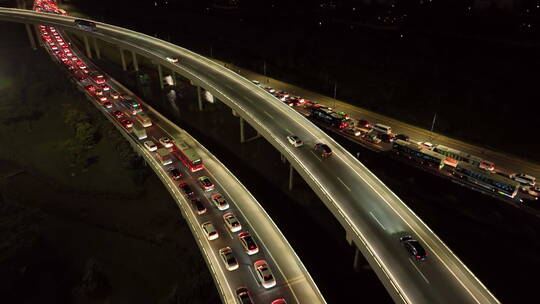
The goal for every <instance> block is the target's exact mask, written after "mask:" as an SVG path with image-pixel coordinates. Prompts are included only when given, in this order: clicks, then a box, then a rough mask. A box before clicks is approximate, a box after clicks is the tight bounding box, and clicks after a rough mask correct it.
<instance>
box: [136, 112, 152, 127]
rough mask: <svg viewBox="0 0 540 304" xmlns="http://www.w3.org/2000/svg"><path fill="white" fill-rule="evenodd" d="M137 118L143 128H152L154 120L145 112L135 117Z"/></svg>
mask: <svg viewBox="0 0 540 304" xmlns="http://www.w3.org/2000/svg"><path fill="white" fill-rule="evenodd" d="M135 118H137V120H138V121H139V122H140V123H141V125H142V126H143V127H145V128H146V127H150V126H151V125H152V120H151V119H150V117H148V115H147V114H146V113H144V112H139V113H137V115H135Z"/></svg>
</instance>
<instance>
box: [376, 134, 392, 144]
mask: <svg viewBox="0 0 540 304" xmlns="http://www.w3.org/2000/svg"><path fill="white" fill-rule="evenodd" d="M379 138H380V139H381V140H382V141H384V142H387V143H390V142H393V141H394V136H392V135H390V134H387V133H382V134H379Z"/></svg>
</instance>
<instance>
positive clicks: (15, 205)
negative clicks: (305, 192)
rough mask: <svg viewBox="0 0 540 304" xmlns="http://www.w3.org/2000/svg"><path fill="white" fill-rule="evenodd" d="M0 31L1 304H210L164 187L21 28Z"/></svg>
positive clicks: (201, 266) (203, 276) (201, 267)
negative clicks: (176, 296)
mask: <svg viewBox="0 0 540 304" xmlns="http://www.w3.org/2000/svg"><path fill="white" fill-rule="evenodd" d="M0 28H1V29H2V30H1V31H0V36H1V37H0V38H1V40H2V41H3V44H2V47H1V48H0V100H1V101H2V102H1V105H0V126H1V128H0V142H2V145H1V146H0V302H1V303H55V304H56V303H106V302H109V303H141V304H142V303H217V302H218V301H219V297H218V295H217V293H216V291H215V287H214V284H213V281H212V279H211V276H210V274H209V273H208V270H207V268H206V265H205V263H204V261H203V260H202V258H201V256H200V252H199V250H198V247H197V245H196V243H195V242H194V241H193V237H192V235H191V232H190V230H189V228H188V227H187V225H185V224H184V223H183V221H182V220H181V216H180V212H179V210H178V207H177V206H176V203H175V202H174V201H173V200H172V199H171V197H170V195H169V193H168V192H167V190H166V189H165V188H164V187H163V185H162V184H161V182H160V181H159V179H157V178H156V177H155V176H154V175H153V174H151V171H150V170H149V169H148V168H147V167H145V166H144V165H143V163H142V161H141V159H140V158H139V157H138V156H137V155H136V154H135V153H134V152H133V150H132V149H131V148H130V146H129V144H128V143H127V142H126V141H125V139H124V138H123V137H122V136H121V135H120V134H119V133H118V131H117V130H116V129H115V128H114V126H113V125H112V124H111V123H110V122H109V121H108V120H107V119H105V118H104V117H103V114H101V113H100V112H99V111H97V109H96V108H95V106H94V105H92V104H91V103H90V101H88V100H87V99H86V97H85V96H84V95H83V94H81V93H80V92H79V91H78V90H76V88H75V86H74V85H73V84H72V83H70V82H69V80H68V78H67V77H66V74H65V73H63V71H62V67H60V66H58V65H56V64H54V63H53V62H52V61H51V59H50V58H49V56H48V55H47V54H46V53H45V52H44V51H43V50H42V49H38V50H37V51H32V50H31V48H30V45H29V43H28V40H27V35H26V32H25V30H24V27H23V26H21V25H19V24H10V23H1V24H0ZM179 287H180V288H179ZM173 290H175V293H177V294H180V295H182V300H181V301H179V300H177V301H170V300H169V299H170V294H171V292H172V291H173ZM203 290H204V292H203ZM186 301H187V302H186Z"/></svg>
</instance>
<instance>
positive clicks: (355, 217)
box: [0, 8, 498, 304]
mask: <svg viewBox="0 0 540 304" xmlns="http://www.w3.org/2000/svg"><path fill="white" fill-rule="evenodd" d="M73 19H74V18H72V17H65V16H57V15H51V14H42V13H35V12H31V11H24V10H16V9H4V8H2V9H0V20H6V21H13V22H20V23H32V24H45V25H51V26H57V27H59V28H62V29H66V30H70V31H76V32H82V31H81V30H79V29H77V28H76V27H75V26H74V24H73ZM96 24H98V30H97V32H95V33H88V32H84V33H85V34H87V35H90V36H95V37H97V38H100V39H102V40H105V41H108V42H110V43H113V44H116V45H119V46H121V47H123V48H125V49H128V50H132V51H135V52H137V53H138V54H141V55H143V56H146V57H148V58H151V59H152V60H154V61H155V62H157V63H159V64H161V65H163V66H166V67H168V68H170V69H171V70H174V71H175V72H177V73H179V74H181V75H183V76H185V77H187V78H189V79H191V80H192V81H193V83H194V84H195V85H199V86H201V87H202V88H204V89H205V90H207V91H209V92H210V93H212V94H213V95H214V96H215V97H217V98H218V99H219V100H220V101H222V102H224V103H225V104H227V105H228V106H229V107H231V108H232V109H233V110H234V111H236V112H237V113H238V114H239V115H240V116H241V117H243V118H244V119H245V120H246V121H247V122H248V123H250V125H251V126H253V127H254V128H255V129H256V130H257V131H258V132H259V133H260V134H261V135H263V136H264V137H265V138H266V139H267V140H268V141H269V142H270V143H271V144H272V145H273V146H274V147H275V148H276V149H278V150H279V151H280V152H281V153H283V155H284V156H285V157H286V158H287V159H288V160H289V161H290V162H291V164H292V165H293V166H294V168H295V169H296V170H297V171H298V173H299V174H301V175H302V177H303V178H304V179H305V180H306V181H307V182H308V183H309V185H310V186H311V187H312V189H313V190H314V191H315V192H316V193H317V195H318V196H319V197H320V198H321V200H322V201H323V202H324V203H325V204H326V206H327V207H328V208H329V210H330V211H331V212H332V213H333V214H334V216H335V217H336V218H337V219H338V221H340V223H341V224H342V226H343V227H344V228H345V230H346V233H347V238H348V239H349V240H351V241H352V242H354V243H355V245H356V246H357V248H359V249H360V250H361V251H362V253H363V255H364V256H365V257H366V259H367V260H368V261H369V263H370V264H371V265H372V267H373V269H374V270H375V271H376V273H377V275H378V276H379V278H380V280H381V281H382V283H383V284H384V285H385V286H386V288H387V290H388V291H389V293H390V295H391V296H392V297H393V299H394V300H395V301H396V302H400V303H429V304H432V303H498V300H497V299H496V298H495V297H494V295H493V294H491V293H490V292H489V290H488V289H487V288H486V287H485V286H484V285H483V284H482V283H481V282H480V281H479V280H478V279H477V278H476V277H475V276H474V274H473V273H472V272H471V271H470V270H469V269H468V268H467V267H466V266H465V265H464V264H463V263H462V262H461V261H460V260H459V258H458V257H457V256H455V255H454V253H453V252H452V251H451V250H450V249H449V248H448V247H446V245H445V244H444V243H443V242H442V241H441V240H440V239H439V238H438V237H437V236H436V235H435V234H434V233H433V231H431V230H430V229H429V227H427V226H426V225H425V223H424V222H423V221H422V220H421V219H420V218H418V217H417V216H416V215H415V214H414V213H413V212H412V211H411V210H410V209H409V208H408V207H407V206H406V205H405V204H404V203H403V202H402V201H401V200H400V199H399V198H398V197H397V196H396V195H395V194H394V193H393V192H392V191H390V189H388V188H387V187H386V186H385V185H384V184H383V183H382V182H381V181H380V180H379V179H378V178H377V177H376V176H374V175H373V174H372V173H371V172H370V171H369V170H368V169H367V168H366V167H364V166H363V165H362V164H361V163H360V162H359V161H358V160H356V159H355V158H354V157H353V156H352V155H350V154H349V153H348V152H347V151H346V150H345V149H344V148H342V147H341V146H340V145H339V144H337V143H336V142H334V141H333V140H332V139H331V138H330V137H329V136H328V135H326V134H325V133H324V132H323V131H321V130H320V129H319V128H317V127H316V126H315V125H313V124H312V123H311V122H309V121H308V120H307V119H306V118H304V117H302V116H301V115H300V114H298V113H297V112H295V111H294V110H293V109H290V108H289V107H288V106H286V105H285V104H283V103H281V102H279V101H278V100H277V99H276V98H274V97H273V96H271V95H270V94H268V93H266V92H265V91H263V90H262V89H260V88H258V87H257V86H255V85H253V84H252V83H250V82H249V81H248V80H246V79H244V78H242V77H241V76H239V75H237V74H235V73H233V72H231V71H230V70H228V69H226V68H224V67H222V66H219V65H218V64H216V63H214V62H212V61H210V60H208V59H206V58H204V57H202V56H200V55H197V54H195V53H192V52H190V51H188V50H186V49H183V48H181V47H178V46H176V45H173V44H170V43H168V42H165V41H162V40H159V39H157V38H154V37H151V36H148V35H144V34H141V33H137V32H134V31H131V30H128V29H124V28H120V27H116V26H112V25H108V24H104V23H98V22H96ZM166 56H173V57H179V58H180V61H179V62H178V63H177V64H172V63H169V62H167V61H166V60H165V57H166ZM289 134H295V135H298V136H299V137H301V138H302V139H303V141H304V142H305V146H304V147H301V148H293V147H292V146H290V145H289V143H288V142H287V140H286V138H285V137H286V136H287V135H289ZM316 142H324V143H327V144H328V145H329V146H330V147H331V148H332V150H333V151H334V154H333V155H332V157H331V158H329V159H326V160H321V159H320V158H319V157H318V156H317V155H316V154H315V153H314V152H313V151H312V150H311V147H312V146H313V144H315V143H316ZM406 234H411V235H413V236H415V237H416V238H417V239H419V240H420V242H422V243H423V244H424V246H425V247H426V249H427V251H428V253H429V255H430V256H429V258H428V260H427V261H425V262H421V263H418V262H415V261H413V260H412V259H411V258H410V256H409V254H408V253H407V252H406V251H405V250H404V249H403V248H402V246H401V244H400V243H399V241H398V239H399V237H400V236H402V235H406ZM323 242H324V240H321V243H323Z"/></svg>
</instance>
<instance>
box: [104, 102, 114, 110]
mask: <svg viewBox="0 0 540 304" xmlns="http://www.w3.org/2000/svg"><path fill="white" fill-rule="evenodd" d="M102 105H103V106H104V107H105V108H107V109H112V107H113V104H112V103H111V102H110V101H105V102H104V103H102Z"/></svg>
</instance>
